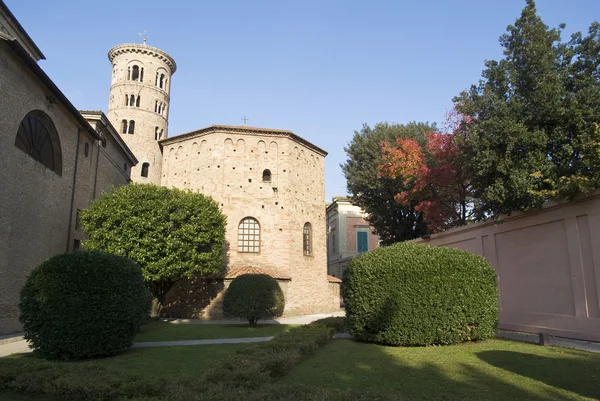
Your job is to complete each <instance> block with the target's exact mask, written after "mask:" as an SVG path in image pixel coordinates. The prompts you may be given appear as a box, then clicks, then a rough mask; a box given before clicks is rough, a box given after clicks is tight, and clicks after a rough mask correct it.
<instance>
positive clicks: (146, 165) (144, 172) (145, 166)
mask: <svg viewBox="0 0 600 401" xmlns="http://www.w3.org/2000/svg"><path fill="white" fill-rule="evenodd" d="M149 168H150V163H144V164H142V177H148V169H149Z"/></svg>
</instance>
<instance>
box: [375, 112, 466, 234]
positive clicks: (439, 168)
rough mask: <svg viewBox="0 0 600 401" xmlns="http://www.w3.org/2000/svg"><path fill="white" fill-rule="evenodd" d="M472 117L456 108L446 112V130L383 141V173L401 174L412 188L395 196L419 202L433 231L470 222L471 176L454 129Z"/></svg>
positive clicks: (397, 198)
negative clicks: (462, 166) (461, 113)
mask: <svg viewBox="0 0 600 401" xmlns="http://www.w3.org/2000/svg"><path fill="white" fill-rule="evenodd" d="M469 122H470V121H468V120H467V118H463V116H462V115H460V114H459V113H458V112H456V111H455V110H452V111H451V112H449V113H447V114H446V121H445V123H444V125H443V129H442V131H445V132H429V133H426V134H424V138H423V141H422V142H419V141H418V140H415V139H402V138H399V139H397V140H396V143H395V144H391V143H389V142H387V141H384V142H382V143H381V150H382V153H383V163H382V164H381V165H380V166H379V167H378V170H379V172H380V175H381V176H387V177H392V178H401V179H402V180H403V181H404V182H405V183H406V184H407V185H408V186H409V187H410V188H411V189H410V190H408V191H404V192H400V193H399V194H398V195H396V197H395V199H396V201H397V202H399V203H400V204H402V205H410V204H415V205H416V206H415V210H417V211H418V212H421V213H423V218H424V219H425V222H426V223H427V226H428V228H429V230H430V231H431V232H439V231H443V230H446V229H448V228H452V227H458V226H461V225H464V224H466V223H467V221H468V219H469V217H470V213H469V211H470V210H471V209H472V207H471V206H472V205H471V204H470V188H469V180H468V177H467V176H466V174H465V172H464V171H463V169H462V168H461V167H460V151H459V149H458V147H457V146H456V145H455V143H454V131H455V130H456V129H458V128H459V127H460V126H461V123H466V124H468V123H469Z"/></svg>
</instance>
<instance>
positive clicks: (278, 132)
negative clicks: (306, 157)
mask: <svg viewBox="0 0 600 401" xmlns="http://www.w3.org/2000/svg"><path fill="white" fill-rule="evenodd" d="M213 132H232V133H236V134H242V135H244V134H263V135H271V136H283V137H287V138H290V139H292V140H293V141H296V142H298V143H300V144H302V145H304V146H306V147H308V148H310V149H312V150H314V151H315V152H317V153H319V154H320V155H321V156H327V152H326V151H325V150H323V149H321V148H319V147H318V146H316V145H314V144H312V143H310V142H309V141H307V140H306V139H304V138H302V137H300V136H298V135H296V134H294V133H293V132H292V131H288V130H283V129H274V128H258V127H249V126H247V125H211V126H209V127H206V128H201V129H199V130H196V131H191V132H187V133H185V134H180V135H176V136H172V137H169V138H166V139H163V140H162V141H160V142H159V143H160V144H161V145H166V144H170V143H174V142H179V141H181V140H184V139H188V138H193V137H197V136H202V135H206V134H211V133H213Z"/></svg>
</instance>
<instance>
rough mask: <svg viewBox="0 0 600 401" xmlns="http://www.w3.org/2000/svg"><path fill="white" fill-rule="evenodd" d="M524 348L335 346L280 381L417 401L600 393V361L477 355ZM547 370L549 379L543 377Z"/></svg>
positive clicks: (537, 399)
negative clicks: (505, 349) (496, 349)
mask: <svg viewBox="0 0 600 401" xmlns="http://www.w3.org/2000/svg"><path fill="white" fill-rule="evenodd" d="M519 346H520V345H518V344H517V345H515V344H514V343H510V342H503V341H500V340H491V341H489V342H481V343H473V344H464V345H455V346H444V347H418V348H417V347H385V346H380V345H374V344H366V343H360V342H355V341H349V340H334V341H333V342H332V343H330V344H328V345H326V346H325V347H323V349H321V350H319V351H318V352H317V353H316V354H315V355H314V356H313V357H311V358H309V359H307V360H306V361H304V362H302V363H300V364H299V365H298V366H297V367H296V368H295V369H294V370H292V371H291V372H290V373H289V374H288V375H287V376H285V377H284V378H282V380H281V381H280V383H281V384H294V383H298V384H302V385H309V386H317V387H324V388H336V389H340V390H355V391H361V392H368V393H371V394H382V395H385V396H388V397H390V396H393V397H398V398H397V399H400V400H413V401H416V400H444V401H449V400H467V399H470V400H498V401H504V400H532V401H542V400H551V399H555V400H564V399H574V398H576V397H577V395H580V396H584V397H592V398H597V397H598V396H599V395H600V392H599V389H600V386H598V377H600V375H599V371H598V369H599V367H600V358H596V357H595V358H593V359H595V361H593V360H592V361H576V360H568V359H565V360H563V358H556V359H553V358H550V357H538V356H536V355H532V357H533V358H531V359H529V357H530V356H529V355H527V354H524V353H518V352H506V351H484V352H478V350H481V349H489V348H492V349H494V348H503V347H504V348H511V347H517V348H518V347H519ZM563 361H564V363H565V364H563ZM544 364H546V365H547V366H546V369H548V372H547V373H544V372H543V369H544V368H543V365H544ZM498 368H500V369H498ZM576 372H581V374H579V373H576ZM515 373H516V374H515ZM518 375H521V376H524V377H520V376H518ZM565 376H568V377H565ZM594 377H595V378H594ZM579 380H581V381H582V382H585V383H581V382H579Z"/></svg>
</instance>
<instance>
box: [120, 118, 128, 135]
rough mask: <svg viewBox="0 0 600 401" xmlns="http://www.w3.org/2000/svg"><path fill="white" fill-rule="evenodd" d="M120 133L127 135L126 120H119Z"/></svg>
mask: <svg viewBox="0 0 600 401" xmlns="http://www.w3.org/2000/svg"><path fill="white" fill-rule="evenodd" d="M121 132H123V133H124V134H126V133H127V120H121Z"/></svg>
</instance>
